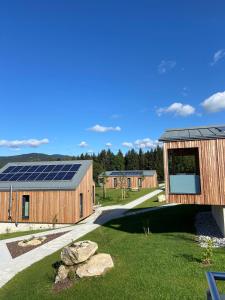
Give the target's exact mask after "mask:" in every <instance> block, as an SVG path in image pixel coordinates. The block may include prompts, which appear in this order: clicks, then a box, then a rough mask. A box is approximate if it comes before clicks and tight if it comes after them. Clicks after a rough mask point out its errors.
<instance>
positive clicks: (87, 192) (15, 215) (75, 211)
mask: <svg viewBox="0 0 225 300" xmlns="http://www.w3.org/2000/svg"><path fill="white" fill-rule="evenodd" d="M92 178H93V171H92V166H90V168H89V169H88V171H87V173H86V175H85V176H84V177H83V179H82V181H81V183H80V185H79V186H78V187H77V189H76V190H56V191H55V190H54V191H18V192H16V191H13V197H12V210H11V216H12V222H25V223H27V222H30V223H54V219H57V223H67V224H73V223H77V222H78V221H79V220H80V215H79V209H80V202H79V201H80V199H79V197H80V193H83V199H84V218H85V217H87V216H89V215H90V214H91V213H92V212H93V201H92V199H93V198H92V187H93V185H94V182H93V179H92ZM23 195H30V211H29V219H23V218H22V196H23ZM9 196H10V193H9V192H0V222H8V208H9Z"/></svg>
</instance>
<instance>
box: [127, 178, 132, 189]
mask: <svg viewBox="0 0 225 300" xmlns="http://www.w3.org/2000/svg"><path fill="white" fill-rule="evenodd" d="M127 187H128V189H130V188H131V179H130V178H127Z"/></svg>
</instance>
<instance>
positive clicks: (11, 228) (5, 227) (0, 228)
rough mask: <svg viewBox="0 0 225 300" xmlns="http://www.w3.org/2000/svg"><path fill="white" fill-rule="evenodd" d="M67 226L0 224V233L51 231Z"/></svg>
mask: <svg viewBox="0 0 225 300" xmlns="http://www.w3.org/2000/svg"><path fill="white" fill-rule="evenodd" d="M66 226H68V224H55V226H54V227H53V225H52V224H31V223H18V224H17V226H16V224H15V223H11V222H9V223H0V233H10V232H18V231H29V230H39V229H52V228H61V227H66Z"/></svg>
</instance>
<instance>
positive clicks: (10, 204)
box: [8, 185, 12, 221]
mask: <svg viewBox="0 0 225 300" xmlns="http://www.w3.org/2000/svg"><path fill="white" fill-rule="evenodd" d="M11 213H12V185H10V191H9V209H8V220H10V221H12V214H11Z"/></svg>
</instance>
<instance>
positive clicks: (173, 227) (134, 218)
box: [95, 205, 209, 234]
mask: <svg viewBox="0 0 225 300" xmlns="http://www.w3.org/2000/svg"><path fill="white" fill-rule="evenodd" d="M208 209H209V207H206V206H200V205H177V206H172V207H164V208H161V209H158V210H157V209H156V210H152V211H149V212H143V213H140V214H137V215H135V214H134V215H131V216H126V215H125V216H124V217H122V218H121V217H120V218H116V215H117V214H118V213H119V214H120V213H121V214H124V213H126V210H125V209H114V210H111V211H108V212H107V213H104V214H103V215H101V216H100V217H99V218H97V219H96V221H95V223H96V224H100V225H102V226H103V227H108V228H112V229H114V230H120V231H124V232H128V233H134V234H137V233H143V224H146V223H148V224H149V229H150V231H151V232H152V233H173V232H174V233H175V232H176V233H177V232H184V233H195V227H194V223H195V222H194V219H195V216H196V213H197V212H199V211H203V210H208ZM138 210H139V209H136V210H135V209H132V213H133V212H135V211H137V212H138ZM142 210H143V209H142ZM113 217H115V218H114V219H112V220H111V221H108V222H107V219H108V220H110V218H113Z"/></svg>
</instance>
